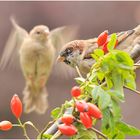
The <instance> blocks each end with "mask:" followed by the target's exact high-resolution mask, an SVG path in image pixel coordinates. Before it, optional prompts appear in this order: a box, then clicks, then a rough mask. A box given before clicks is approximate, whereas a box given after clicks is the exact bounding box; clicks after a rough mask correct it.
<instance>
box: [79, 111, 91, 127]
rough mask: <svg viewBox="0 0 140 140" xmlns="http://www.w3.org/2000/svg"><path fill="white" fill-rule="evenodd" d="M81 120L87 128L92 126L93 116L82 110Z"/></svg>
mask: <svg viewBox="0 0 140 140" xmlns="http://www.w3.org/2000/svg"><path fill="white" fill-rule="evenodd" d="M80 120H81V122H82V124H83V125H84V126H85V127H86V128H91V127H92V118H91V117H90V116H89V115H88V114H87V112H80Z"/></svg>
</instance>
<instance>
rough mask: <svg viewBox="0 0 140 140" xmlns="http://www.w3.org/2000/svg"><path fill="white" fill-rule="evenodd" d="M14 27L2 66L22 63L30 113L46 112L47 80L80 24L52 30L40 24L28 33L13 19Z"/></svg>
mask: <svg viewBox="0 0 140 140" xmlns="http://www.w3.org/2000/svg"><path fill="white" fill-rule="evenodd" d="M11 22H12V25H13V30H12V32H11V34H10V36H9V38H8V41H7V43H6V46H5V49H4V52H3V55H2V58H1V61H0V68H1V69H4V68H5V67H6V66H8V65H10V64H11V65H15V64H16V63H18V62H17V61H19V62H20V67H21V70H22V72H23V75H24V78H25V81H26V86H25V89H24V91H23V94H24V98H23V103H24V109H25V112H26V113H30V112H32V111H36V112H37V113H40V114H43V113H45V111H46V109H47V108H48V101H47V96H48V94H47V90H46V88H45V85H46V82H47V81H48V78H49V76H50V74H51V71H52V68H53V65H54V62H55V58H56V54H57V52H58V51H59V49H60V47H61V46H63V45H64V44H65V43H67V42H69V41H71V40H73V39H74V37H75V35H76V32H77V28H76V26H63V27H58V28H56V29H53V30H52V31H50V30H49V28H48V27H47V26H46V25H37V26H35V27H33V29H32V30H31V31H30V32H29V33H28V32H27V31H26V30H25V29H23V28H22V27H20V26H19V25H18V24H17V23H16V21H15V20H14V18H11Z"/></svg>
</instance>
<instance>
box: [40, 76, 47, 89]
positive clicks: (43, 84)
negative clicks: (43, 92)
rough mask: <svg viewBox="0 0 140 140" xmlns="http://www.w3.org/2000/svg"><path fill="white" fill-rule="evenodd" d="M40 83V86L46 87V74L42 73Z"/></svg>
mask: <svg viewBox="0 0 140 140" xmlns="http://www.w3.org/2000/svg"><path fill="white" fill-rule="evenodd" d="M39 83H40V86H41V87H44V86H45V84H46V74H42V75H41V78H40V81H39Z"/></svg>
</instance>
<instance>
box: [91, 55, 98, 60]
mask: <svg viewBox="0 0 140 140" xmlns="http://www.w3.org/2000/svg"><path fill="white" fill-rule="evenodd" d="M91 57H92V58H93V59H95V60H96V61H98V59H99V57H98V56H97V55H95V54H91Z"/></svg>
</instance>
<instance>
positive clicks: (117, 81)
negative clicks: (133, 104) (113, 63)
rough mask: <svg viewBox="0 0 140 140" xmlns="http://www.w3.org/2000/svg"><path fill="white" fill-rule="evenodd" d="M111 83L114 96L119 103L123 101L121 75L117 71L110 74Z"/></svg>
mask: <svg viewBox="0 0 140 140" xmlns="http://www.w3.org/2000/svg"><path fill="white" fill-rule="evenodd" d="M112 81H113V85H114V94H115V95H116V96H117V97H118V98H119V99H120V101H124V93H123V78H122V75H121V73H119V72H118V71H117V70H114V71H113V72H112Z"/></svg>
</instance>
